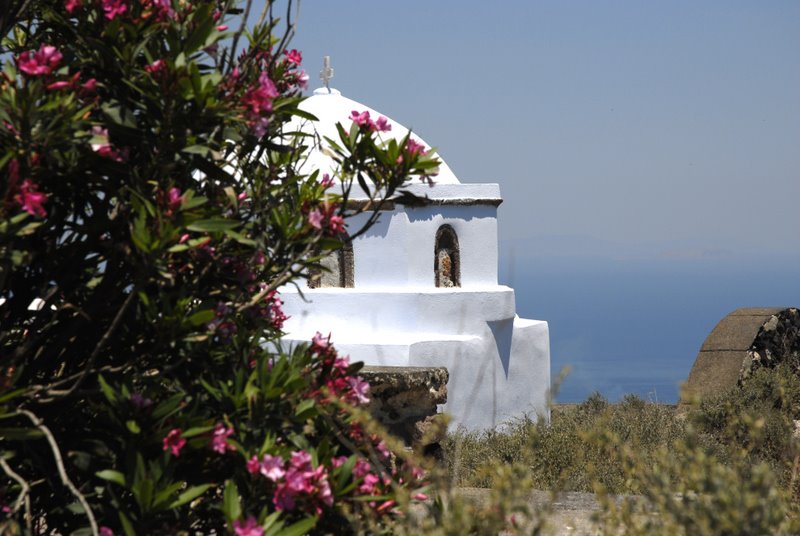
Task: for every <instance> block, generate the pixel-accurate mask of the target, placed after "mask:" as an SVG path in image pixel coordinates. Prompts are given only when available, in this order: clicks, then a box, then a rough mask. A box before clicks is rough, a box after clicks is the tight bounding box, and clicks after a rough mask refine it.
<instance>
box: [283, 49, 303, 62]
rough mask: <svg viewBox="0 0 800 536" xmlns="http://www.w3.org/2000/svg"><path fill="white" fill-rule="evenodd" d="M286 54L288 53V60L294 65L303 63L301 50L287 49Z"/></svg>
mask: <svg viewBox="0 0 800 536" xmlns="http://www.w3.org/2000/svg"><path fill="white" fill-rule="evenodd" d="M285 54H286V61H288V62H289V63H292V64H294V65H300V64H301V63H303V54H302V53H301V52H300V51H299V50H297V49H295V48H293V49H292V50H287V51H286V52H285Z"/></svg>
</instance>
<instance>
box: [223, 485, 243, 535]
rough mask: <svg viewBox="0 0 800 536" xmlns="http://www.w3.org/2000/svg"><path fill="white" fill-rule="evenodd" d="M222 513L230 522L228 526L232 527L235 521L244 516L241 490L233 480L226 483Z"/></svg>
mask: <svg viewBox="0 0 800 536" xmlns="http://www.w3.org/2000/svg"><path fill="white" fill-rule="evenodd" d="M222 512H223V513H224V514H225V518H226V519H227V520H228V526H231V525H232V524H233V521H234V520H236V519H239V516H241V515H242V505H241V499H240V498H239V489H238V488H237V487H236V483H235V482H234V481H233V480H226V481H225V491H224V492H223V494H222Z"/></svg>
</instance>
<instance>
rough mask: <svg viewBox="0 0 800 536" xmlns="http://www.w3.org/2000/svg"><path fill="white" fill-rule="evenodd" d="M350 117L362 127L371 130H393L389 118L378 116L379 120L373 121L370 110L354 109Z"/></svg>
mask: <svg viewBox="0 0 800 536" xmlns="http://www.w3.org/2000/svg"><path fill="white" fill-rule="evenodd" d="M350 119H352V120H353V123H355V124H356V125H358V126H359V127H361V128H362V129H365V130H368V131H370V132H389V131H390V130H392V125H390V124H389V120H388V119H386V118H385V117H383V116H381V117H379V118H378V120H377V121H373V120H372V119H370V117H369V112H367V111H363V112H361V113H359V112H357V111H355V110H353V111H352V112H350Z"/></svg>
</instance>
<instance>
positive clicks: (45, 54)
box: [17, 45, 64, 76]
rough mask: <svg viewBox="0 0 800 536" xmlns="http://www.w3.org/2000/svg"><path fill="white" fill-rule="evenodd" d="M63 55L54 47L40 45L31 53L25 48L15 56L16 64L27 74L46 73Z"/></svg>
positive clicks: (38, 74)
mask: <svg viewBox="0 0 800 536" xmlns="http://www.w3.org/2000/svg"><path fill="white" fill-rule="evenodd" d="M63 57H64V55H63V54H61V52H59V51H58V49H57V48H56V47H54V46H51V45H42V46H40V47H39V50H37V51H36V52H34V53H33V55H31V53H30V52H29V51H27V50H26V51H25V52H23V53H21V54H20V55H19V56H18V57H17V66H19V70H20V71H22V72H23V73H25V74H27V75H29V76H41V75H47V74H50V73H52V72H53V70H54V69H55V68H56V67H57V66H58V63H59V62H60V61H61V59H62V58H63Z"/></svg>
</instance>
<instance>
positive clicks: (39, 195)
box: [8, 158, 48, 218]
mask: <svg viewBox="0 0 800 536" xmlns="http://www.w3.org/2000/svg"><path fill="white" fill-rule="evenodd" d="M19 179H20V174H19V161H18V160H17V159H16V158H13V159H12V160H11V161H10V162H9V163H8V191H9V193H10V194H12V195H13V196H14V201H15V202H16V203H17V204H18V205H19V206H20V207H21V208H22V210H24V211H25V212H27V213H28V214H30V215H31V216H38V217H40V218H44V217H45V216H47V211H46V210H45V208H44V204H45V203H46V202H47V197H48V195H47V194H46V193H44V192H40V191H39V187H38V186H37V185H36V183H34V182H33V181H32V180H30V179H25V180H24V181H22V184H19ZM18 184H19V186H18Z"/></svg>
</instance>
